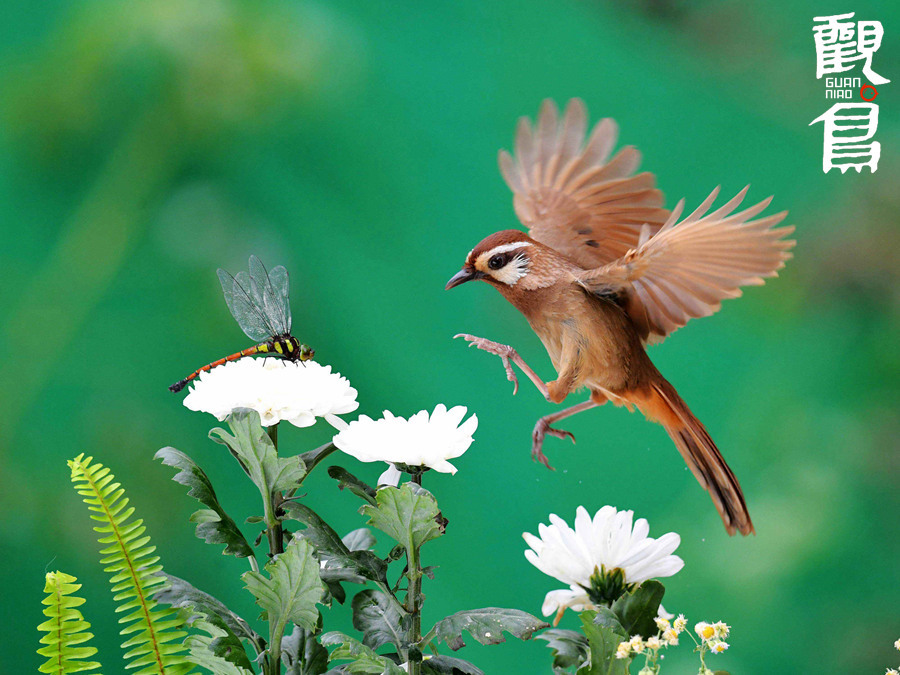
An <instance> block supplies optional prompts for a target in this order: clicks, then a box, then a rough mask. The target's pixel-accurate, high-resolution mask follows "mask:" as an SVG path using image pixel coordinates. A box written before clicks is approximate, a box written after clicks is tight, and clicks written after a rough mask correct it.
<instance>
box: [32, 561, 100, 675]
mask: <svg viewBox="0 0 900 675" xmlns="http://www.w3.org/2000/svg"><path fill="white" fill-rule="evenodd" d="M76 581H77V579H76V578H75V577H73V576H70V575H68V574H66V573H64V572H48V573H47V575H46V583H45V585H44V593H46V594H47V597H45V598H44V599H43V600H42V601H41V603H42V604H44V605H46V607H45V608H44V616H46V617H48V618H47V620H46V621H44V622H43V623H42V624H41V625H39V626H38V630H40V631H44V632H45V633H46V635H44V636H42V637H41V644H42V645H46V646H45V647H41V648H40V649H38V650H37V653H38V654H40V655H41V656H46V657H47V661H46V663H43V664H41V667H40V668H39V669H38V670H39V671H40V672H42V673H56V674H57V675H63V674H64V673H80V672H83V671H87V670H95V669H96V668H99V667H100V664H99V663H98V662H97V661H85V660H84V659H87V658H89V657H91V656H93V655H94V654H96V653H97V648H96V647H90V646H83V647H77V646H76V645H80V644H82V643H84V642H88V641H89V640H91V638H93V637H94V634H93V633H89V632H88V629H89V628H90V627H91V624H89V623H88V622H87V621H85V620H84V616H82V614H81V612H80V611H78V610H77V609H75V608H76V607H79V606H81V605H83V604H84V599H83V598H79V597H78V596H76V595H74V593H75V591H77V590H78V589H79V588H81V584H77V583H75V582H76Z"/></svg>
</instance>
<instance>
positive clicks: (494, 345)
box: [453, 333, 550, 400]
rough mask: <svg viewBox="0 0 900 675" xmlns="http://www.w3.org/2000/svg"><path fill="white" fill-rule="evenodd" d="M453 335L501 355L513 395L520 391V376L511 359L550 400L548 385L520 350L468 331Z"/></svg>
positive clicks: (473, 345)
mask: <svg viewBox="0 0 900 675" xmlns="http://www.w3.org/2000/svg"><path fill="white" fill-rule="evenodd" d="M453 337H454V338H458V337H461V338H463V339H464V340H466V342H468V343H469V346H470V347H478V349H483V350H484V351H486V352H490V353H491V354H496V355H497V356H499V357H500V360H501V361H503V367H504V368H506V379H508V380H509V381H510V382H512V383H513V385H514V386H513V396H515V394H516V392H517V391H519V378H517V377H516V373H515V371H514V370H513V368H512V365H510V361H512V362H513V363H515V364H516V365H517V366H519V368H521V369H522V372H523V373H525V374H526V375H527V376H528V379H529V380H531V381H532V382H534V386H535V387H537V388H538V391H539V392H541V394H542V395H543V397H544V398H546V399H547V400H550V393H549V391H548V389H547V385H546V384H545V383H544V381H543V380H542V379H541V378H540V377H538V374H537V373H536V372H534V371H533V370H532V369H531V367H530V366H529V365H528V364H527V363H525V360H524V359H523V358H522V357H521V356H519V352H517V351H516V350H515V349H513V348H512V347H510V346H509V345H502V344H500V343H499V342H494V341H492V340H488V339H486V338H480V337H475V336H474V335H469V334H468V333H459V334H458V335H454V336H453Z"/></svg>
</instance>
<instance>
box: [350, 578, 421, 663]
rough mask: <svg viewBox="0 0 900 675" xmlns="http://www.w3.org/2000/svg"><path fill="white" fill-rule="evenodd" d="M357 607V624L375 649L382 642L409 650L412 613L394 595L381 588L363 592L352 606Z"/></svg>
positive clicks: (364, 642) (355, 619)
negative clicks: (407, 647)
mask: <svg viewBox="0 0 900 675" xmlns="http://www.w3.org/2000/svg"><path fill="white" fill-rule="evenodd" d="M350 606H351V607H352V608H353V627H354V628H355V629H356V630H358V631H361V632H362V633H363V644H364V645H366V646H367V647H371V648H372V649H378V648H379V647H381V646H382V645H386V644H389V643H390V644H393V645H396V647H397V649H398V650H399V651H403V650H404V649H406V646H407V644H408V642H409V640H408V637H407V628H408V627H407V626H406V625H405V624H407V623H408V622H409V619H408V616H409V615H408V614H407V613H406V611H405V610H404V609H403V608H402V607H401V606H400V605H399V604H398V603H397V601H396V600H394V599H393V598H390V597H388V596H387V595H386V594H384V593H382V592H381V591H376V590H374V589H367V590H365V591H360V592H359V593H357V594H356V597H354V598H353V602H352V603H351V605H350Z"/></svg>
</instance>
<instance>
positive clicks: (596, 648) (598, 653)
mask: <svg viewBox="0 0 900 675" xmlns="http://www.w3.org/2000/svg"><path fill="white" fill-rule="evenodd" d="M578 616H579V618H580V619H581V625H582V629H583V630H584V634H585V637H587V640H588V644H589V645H590V661H589V662H588V663H587V664H585V665H584V666H582V667H581V668H579V669H578V672H577V675H628V660H627V659H617V658H616V649H618V647H619V643H620V642H622V641H623V640H627V639H628V636H627V635H624V634H620V633H618V632H616V631H615V630H613V629H612V628H610V627H609V626H608V625H604V623H603V622H601V623H600V624H597V623H594V619H595V618H596V617H597V612H593V611H586V612H582V613H581V614H579V615H578Z"/></svg>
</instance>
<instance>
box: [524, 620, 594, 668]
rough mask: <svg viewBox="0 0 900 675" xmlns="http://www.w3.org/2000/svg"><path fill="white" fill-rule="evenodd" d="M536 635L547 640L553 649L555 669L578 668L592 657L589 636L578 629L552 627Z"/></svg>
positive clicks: (538, 638) (539, 638)
mask: <svg viewBox="0 0 900 675" xmlns="http://www.w3.org/2000/svg"><path fill="white" fill-rule="evenodd" d="M534 637H535V639H536V640H546V642H547V646H548V647H549V648H550V649H551V650H552V651H553V668H554V669H559V670H563V669H565V668H570V667H572V666H575V668H576V669H577V668H580V667H581V666H582V665H584V664H585V663H587V662H588V660H589V659H590V650H589V647H588V641H587V638H586V637H585V636H584V635H582V634H581V633H579V632H578V631H574V630H563V629H562V628H551V629H550V630H545V631H544V632H543V633H541V634H540V635H535V636H534Z"/></svg>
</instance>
